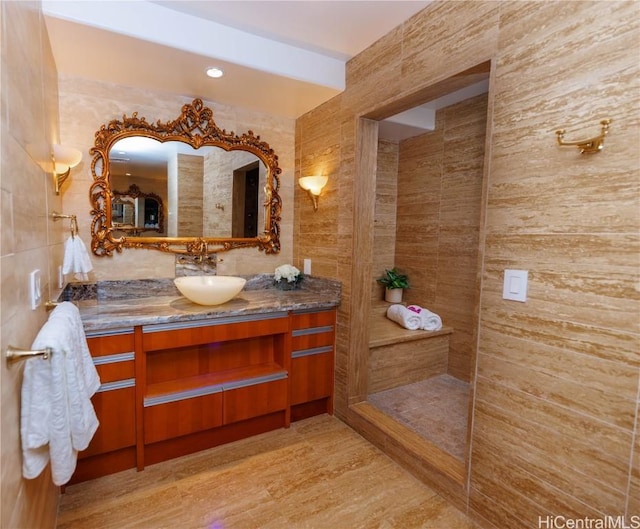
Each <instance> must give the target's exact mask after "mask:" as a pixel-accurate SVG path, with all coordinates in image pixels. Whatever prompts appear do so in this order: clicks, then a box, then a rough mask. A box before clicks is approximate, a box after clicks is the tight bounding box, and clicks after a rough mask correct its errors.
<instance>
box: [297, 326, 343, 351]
mask: <svg viewBox="0 0 640 529" xmlns="http://www.w3.org/2000/svg"><path fill="white" fill-rule="evenodd" d="M333 329H334V328H333V325H323V326H321V327H311V328H309V329H297V330H294V331H292V333H291V337H292V338H291V349H292V350H293V351H302V350H304V349H313V348H316V347H324V346H328V345H330V346H332V347H333V344H334V342H335V333H334V332H333Z"/></svg>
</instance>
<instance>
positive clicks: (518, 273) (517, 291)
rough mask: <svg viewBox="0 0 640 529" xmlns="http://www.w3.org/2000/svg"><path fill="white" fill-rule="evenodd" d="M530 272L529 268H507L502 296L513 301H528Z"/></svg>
mask: <svg viewBox="0 0 640 529" xmlns="http://www.w3.org/2000/svg"><path fill="white" fill-rule="evenodd" d="M528 279H529V272H528V271H527V270H505V271H504V284H503V286H502V297H503V298H504V299H510V300H512V301H521V302H523V303H524V302H525V301H527V283H528Z"/></svg>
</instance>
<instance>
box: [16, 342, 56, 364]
mask: <svg viewBox="0 0 640 529" xmlns="http://www.w3.org/2000/svg"><path fill="white" fill-rule="evenodd" d="M51 353H52V351H51V349H50V348H49V347H45V348H44V349H38V350H35V351H29V350H28V349H19V348H18V347H13V346H11V345H10V346H9V347H7V352H6V353H5V358H6V359H7V362H8V363H13V362H17V361H18V360H27V359H29V358H34V357H36V356H41V357H42V359H43V360H48V358H49V357H50V356H51Z"/></svg>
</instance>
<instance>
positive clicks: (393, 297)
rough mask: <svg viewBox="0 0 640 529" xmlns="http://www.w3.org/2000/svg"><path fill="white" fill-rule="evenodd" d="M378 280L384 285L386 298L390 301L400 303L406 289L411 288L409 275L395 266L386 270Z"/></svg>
mask: <svg viewBox="0 0 640 529" xmlns="http://www.w3.org/2000/svg"><path fill="white" fill-rule="evenodd" d="M377 281H378V283H380V284H382V285H384V287H385V294H384V299H385V301H389V302H390V303H400V302H401V301H402V293H403V292H404V289H406V288H411V287H410V286H409V276H407V275H406V274H402V273H401V272H399V271H398V269H397V268H395V267H393V268H392V269H391V270H385V271H384V275H383V276H382V277H379V278H378V279H377Z"/></svg>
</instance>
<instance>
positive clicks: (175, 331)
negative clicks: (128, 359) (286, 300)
mask: <svg viewBox="0 0 640 529" xmlns="http://www.w3.org/2000/svg"><path fill="white" fill-rule="evenodd" d="M142 332H143V347H144V350H145V351H156V350H159V349H167V347H172V348H178V347H189V346H192V345H199V344H211V343H216V342H226V341H230V340H243V339H246V338H257V337H259V336H270V335H273V334H285V333H288V332H289V318H288V317H287V316H284V317H283V314H282V313H281V312H276V313H273V314H258V315H255V317H253V318H252V317H248V316H238V317H228V318H218V319H215V320H203V321H193V322H185V323H180V324H158V325H145V326H144V327H143V328H142Z"/></svg>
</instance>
